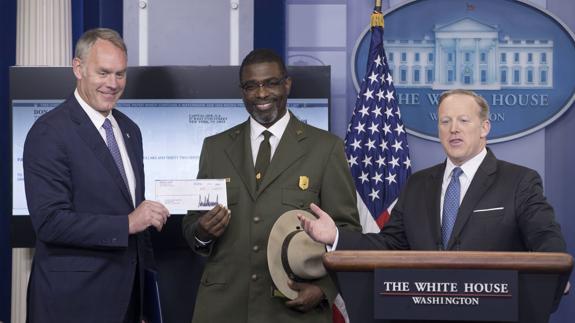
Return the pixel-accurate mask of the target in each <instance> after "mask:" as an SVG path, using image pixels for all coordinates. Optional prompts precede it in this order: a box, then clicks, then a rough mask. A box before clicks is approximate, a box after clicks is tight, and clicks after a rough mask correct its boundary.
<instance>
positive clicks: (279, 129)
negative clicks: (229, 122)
mask: <svg viewBox="0 0 575 323" xmlns="http://www.w3.org/2000/svg"><path fill="white" fill-rule="evenodd" d="M289 118H290V115H289V111H286V114H284V116H283V117H281V118H280V119H279V120H278V121H276V123H274V124H273V125H272V126H271V127H269V128H266V127H264V126H262V125H261V124H259V123H258V122H257V121H256V120H255V119H254V118H252V117H250V140H251V143H252V161H253V162H254V166H255V165H256V159H257V157H258V151H259V149H260V144H261V143H262V141H264V135H263V132H264V131H266V130H267V131H269V132H271V134H272V135H271V136H270V145H271V148H272V151H271V156H270V158H271V159H273V157H274V153H275V152H276V149H277V148H278V145H279V143H280V139H282V136H283V134H284V132H285V130H286V128H287V125H288V123H289ZM271 159H270V161H271Z"/></svg>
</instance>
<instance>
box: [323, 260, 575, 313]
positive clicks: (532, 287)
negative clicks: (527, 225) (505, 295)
mask: <svg viewBox="0 0 575 323" xmlns="http://www.w3.org/2000/svg"><path fill="white" fill-rule="evenodd" d="M323 262H324V264H325V266H326V267H327V268H328V269H329V270H331V271H332V272H335V278H336V279H337V281H338V284H339V287H340V290H341V294H342V296H343V298H344V300H345V303H346V308H347V311H348V315H349V317H350V320H351V323H357V322H360V323H366V322H389V321H386V320H376V319H375V318H374V274H373V271H374V270H375V269H378V268H384V269H401V270H406V271H409V270H416V269H428V270H445V269H448V270H462V271H465V270H478V269H479V270H509V271H516V272H517V275H518V290H519V293H518V294H519V295H518V297H519V299H518V304H519V309H518V314H519V321H518V322H521V323H546V322H548V321H549V315H550V314H551V313H553V312H554V311H555V310H556V309H557V307H558V305H559V301H560V300H561V296H562V295H563V291H564V289H565V286H566V284H567V282H568V279H569V275H570V274H571V270H572V268H573V257H571V255H569V254H566V253H551V252H549V253H546V252H545V253H543V252H478V251H467V252H465V251H334V252H329V253H327V254H325V255H324V259H323ZM455 321H457V319H455ZM455 321H449V322H455ZM460 321H461V320H460ZM398 322H414V321H398ZM417 322H419V321H417ZM421 322H438V321H421Z"/></svg>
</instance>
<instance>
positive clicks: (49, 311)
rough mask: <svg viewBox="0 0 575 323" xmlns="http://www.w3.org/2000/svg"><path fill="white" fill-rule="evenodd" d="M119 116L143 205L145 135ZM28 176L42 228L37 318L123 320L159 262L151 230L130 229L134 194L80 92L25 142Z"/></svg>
mask: <svg viewBox="0 0 575 323" xmlns="http://www.w3.org/2000/svg"><path fill="white" fill-rule="evenodd" d="M113 115H114V118H115V119H116V120H117V122H118V124H119V126H120V128H121V130H122V133H123V134H124V142H125V144H126V149H127V151H128V155H129V156H130V162H131V164H132V167H133V169H134V174H135V178H136V201H135V202H136V205H138V204H139V203H140V202H142V200H143V199H144V165H143V153H142V136H141V133H140V130H139V129H138V126H137V125H136V124H135V123H134V122H132V121H131V120H130V119H129V118H128V117H126V116H125V115H124V114H122V113H121V112H119V111H116V110H114V111H113ZM24 174H25V184H26V198H27V200H28V209H29V211H30V216H31V219H32V225H33V226H34V230H35V232H36V251H35V255H34V260H33V264H32V272H31V275H30V283H29V287H28V319H29V321H30V322H33V323H37V322H54V323H62V322H121V321H122V319H123V317H124V315H125V312H126V309H127V306H128V303H129V300H130V296H131V291H132V286H134V279H135V277H138V278H139V277H141V275H139V276H135V274H136V268H139V269H140V273H141V272H142V270H143V268H145V267H150V266H152V265H153V256H152V251H151V245H150V243H149V233H148V232H144V233H141V234H138V235H131V236H129V235H128V217H127V215H128V214H129V213H130V212H132V211H133V210H134V206H133V204H132V201H131V197H130V194H129V192H128V189H127V188H126V185H125V184H124V182H123V180H122V177H121V176H120V172H119V171H118V168H117V167H116V164H115V163H114V159H113V157H112V155H111V154H110V152H109V150H108V148H107V146H106V144H105V142H104V140H103V139H102V137H101V136H100V134H99V132H98V130H97V129H96V128H95V127H94V124H93V123H92V122H91V121H90V119H89V118H88V115H87V114H86V113H85V112H84V110H82V108H81V107H80V105H79V103H78V101H77V100H76V99H75V98H74V96H71V97H70V98H68V99H67V100H66V101H65V102H64V103H62V104H61V105H59V106H58V107H56V108H55V109H54V110H52V111H50V112H48V113H46V114H45V115H43V116H42V117H40V118H39V119H38V120H37V121H36V122H35V123H34V125H33V127H32V129H31V130H30V132H29V133H28V136H27V138H26V143H25V145H24ZM138 263H139V264H140V265H139V266H137V264H138ZM140 286H142V284H140ZM141 294H142V293H140V295H141Z"/></svg>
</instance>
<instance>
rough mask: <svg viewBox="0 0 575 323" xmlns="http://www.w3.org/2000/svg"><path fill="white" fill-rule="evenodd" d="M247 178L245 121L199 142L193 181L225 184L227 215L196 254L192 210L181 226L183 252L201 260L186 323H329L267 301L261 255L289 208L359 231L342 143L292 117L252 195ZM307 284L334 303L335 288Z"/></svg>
mask: <svg viewBox="0 0 575 323" xmlns="http://www.w3.org/2000/svg"><path fill="white" fill-rule="evenodd" d="M255 175H256V174H255V171H254V163H253V158H252V153H251V141H250V125H249V121H246V122H244V123H242V124H240V125H238V126H236V127H233V128H231V129H229V130H227V131H224V132H223V133H220V134H217V135H215V136H212V137H208V138H206V139H205V141H204V145H203V148H202V154H201V157H200V169H199V173H198V178H227V179H229V182H228V185H227V195H228V207H229V208H230V210H231V211H232V213H231V220H230V223H229V226H228V227H227V228H226V231H225V232H224V234H223V235H222V236H221V237H219V238H218V239H217V240H215V241H214V242H213V243H211V244H210V247H209V248H198V246H197V243H196V240H195V232H196V223H197V219H198V217H199V216H200V215H201V213H198V212H192V213H190V214H188V215H187V216H186V217H185V218H184V220H183V225H182V226H183V230H184V236H185V237H186V240H187V241H188V243H189V244H190V246H191V247H192V248H193V249H194V250H195V251H196V252H198V253H200V254H203V255H206V256H209V258H208V260H207V264H206V267H205V270H204V272H203V275H202V278H201V282H200V287H199V290H198V294H197V299H196V306H195V310H194V320H193V322H195V323H204V322H205V323H211V322H234V323H241V322H278V323H279V322H331V308H330V307H329V306H324V307H321V308H317V309H315V310H312V311H310V312H308V313H305V314H304V313H300V312H297V311H295V310H292V309H289V308H288V307H287V306H285V304H284V303H285V301H286V299H283V298H278V297H272V286H273V283H272V279H271V276H270V274H269V270H268V265H267V256H266V250H267V241H268V237H269V234H270V231H271V228H272V226H273V224H274V223H275V221H276V219H277V218H278V217H279V216H280V215H282V214H283V213H284V212H286V211H289V210H294V209H306V210H309V204H310V203H311V202H314V203H316V204H318V205H321V206H322V207H323V208H324V210H326V211H327V212H329V214H330V215H331V216H332V217H333V218H334V220H335V222H336V223H337V224H338V225H340V226H341V227H348V228H353V229H356V230H359V228H360V226H359V222H358V215H357V210H356V199H355V197H356V193H355V187H354V185H353V182H352V178H351V174H350V172H349V169H348V166H347V162H346V159H345V153H344V149H343V142H342V141H341V139H339V138H337V137H336V136H334V135H332V134H330V133H328V132H326V131H323V130H319V129H317V128H314V127H311V126H308V125H306V124H304V123H302V122H300V121H299V120H297V119H296V118H295V117H294V116H293V115H292V116H291V118H290V121H289V123H288V126H287V128H286V130H285V132H284V134H283V136H282V138H281V140H280V143H279V145H278V147H277V149H276V152H275V154H274V156H273V158H272V161H271V163H270V165H269V167H268V170H267V174H266V175H265V177H264V178H263V180H262V183H261V184H260V187H259V190H256V178H255ZM301 176H307V177H308V178H309V187H307V188H306V187H304V188H302V187H300V186H299V181H300V177H301ZM313 283H315V284H317V285H318V286H320V287H321V288H322V289H323V291H324V292H325V294H326V296H327V298H328V300H330V301H332V300H333V299H334V297H335V295H336V294H337V290H336V288H335V286H334V284H333V283H332V281H331V279H329V278H328V277H324V278H322V279H319V280H316V281H314V282H313Z"/></svg>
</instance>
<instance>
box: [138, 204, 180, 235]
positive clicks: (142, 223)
mask: <svg viewBox="0 0 575 323" xmlns="http://www.w3.org/2000/svg"><path fill="white" fill-rule="evenodd" d="M169 216H170V211H168V209H166V207H165V206H164V205H163V204H162V203H160V202H155V201H148V200H145V201H143V202H142V203H140V205H138V207H137V208H136V209H135V210H134V211H132V213H130V214H128V226H129V231H130V234H135V233H138V232H142V231H144V230H146V229H147V228H148V227H149V226H154V227H155V228H156V230H158V231H161V230H162V227H163V226H164V224H166V222H167V221H168V217H169Z"/></svg>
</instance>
